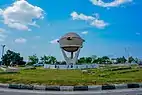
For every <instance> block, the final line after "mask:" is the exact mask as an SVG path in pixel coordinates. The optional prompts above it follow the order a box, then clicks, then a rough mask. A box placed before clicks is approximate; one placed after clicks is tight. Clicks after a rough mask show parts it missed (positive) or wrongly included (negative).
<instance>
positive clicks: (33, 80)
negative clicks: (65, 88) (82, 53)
mask: <svg viewBox="0 0 142 95" xmlns="http://www.w3.org/2000/svg"><path fill="white" fill-rule="evenodd" d="M113 68H114V67H113ZM115 68H118V67H115ZM111 69H112V68H110V67H109V68H102V69H89V71H90V73H86V74H83V73H82V72H81V70H51V69H42V68H41V67H40V68H37V69H35V70H21V71H20V73H16V74H10V73H9V74H4V73H3V74H2V73H1V74H0V82H1V83H25V84H43V85H99V84H111V83H126V82H127V83H129V82H142V76H141V74H142V69H140V68H134V67H132V68H131V69H124V70H116V71H111Z"/></svg>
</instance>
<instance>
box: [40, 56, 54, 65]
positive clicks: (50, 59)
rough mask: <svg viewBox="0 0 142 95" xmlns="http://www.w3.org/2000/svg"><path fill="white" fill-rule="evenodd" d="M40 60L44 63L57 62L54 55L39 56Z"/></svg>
mask: <svg viewBox="0 0 142 95" xmlns="http://www.w3.org/2000/svg"><path fill="white" fill-rule="evenodd" d="M40 60H41V61H42V62H43V63H45V64H55V63H56V62H57V60H56V58H55V57H54V56H46V55H44V56H43V57H41V58H40Z"/></svg>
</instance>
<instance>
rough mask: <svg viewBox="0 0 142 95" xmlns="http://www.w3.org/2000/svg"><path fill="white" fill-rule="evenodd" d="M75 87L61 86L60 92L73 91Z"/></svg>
mask: <svg viewBox="0 0 142 95" xmlns="http://www.w3.org/2000/svg"><path fill="white" fill-rule="evenodd" d="M73 88H74V86H60V91H73Z"/></svg>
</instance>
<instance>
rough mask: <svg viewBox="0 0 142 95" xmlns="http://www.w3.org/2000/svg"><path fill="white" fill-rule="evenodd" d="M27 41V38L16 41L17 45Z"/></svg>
mask: <svg viewBox="0 0 142 95" xmlns="http://www.w3.org/2000/svg"><path fill="white" fill-rule="evenodd" d="M26 42H27V40H26V39H25V38H17V39H15V43H26Z"/></svg>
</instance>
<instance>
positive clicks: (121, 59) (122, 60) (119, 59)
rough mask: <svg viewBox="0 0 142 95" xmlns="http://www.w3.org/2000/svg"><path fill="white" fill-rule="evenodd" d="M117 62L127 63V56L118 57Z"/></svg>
mask: <svg viewBox="0 0 142 95" xmlns="http://www.w3.org/2000/svg"><path fill="white" fill-rule="evenodd" d="M116 61H117V63H126V61H127V60H126V58H125V57H124V56H123V57H120V58H117V59H116Z"/></svg>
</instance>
